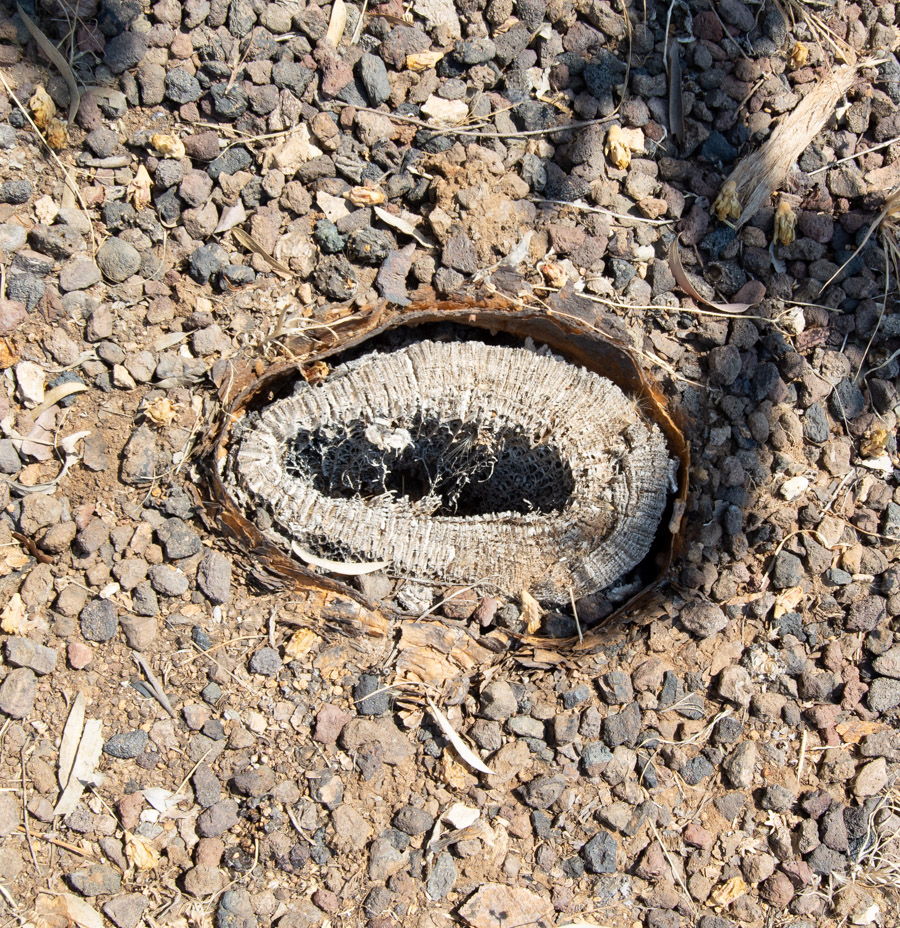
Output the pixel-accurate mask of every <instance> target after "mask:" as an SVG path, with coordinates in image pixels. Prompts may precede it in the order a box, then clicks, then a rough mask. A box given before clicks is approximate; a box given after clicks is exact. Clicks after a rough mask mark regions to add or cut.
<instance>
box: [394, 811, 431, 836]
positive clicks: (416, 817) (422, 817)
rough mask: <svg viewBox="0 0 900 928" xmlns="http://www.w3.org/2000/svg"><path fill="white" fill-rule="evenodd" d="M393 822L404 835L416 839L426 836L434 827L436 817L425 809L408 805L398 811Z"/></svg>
mask: <svg viewBox="0 0 900 928" xmlns="http://www.w3.org/2000/svg"><path fill="white" fill-rule="evenodd" d="M392 822H393V825H394V827H395V828H399V829H400V831H402V832H403V834H405V835H409V836H410V837H411V838H414V837H415V836H416V835H423V834H425V832H426V831H429V830H430V829H431V828H432V827H433V826H434V816H433V815H432V814H431V813H430V812H426V811H425V810H424V809H417V808H416V807H415V806H409V805H407V806H403V808H401V809H399V810H398V811H397V813H396V814H395V815H394V818H393V819H392Z"/></svg>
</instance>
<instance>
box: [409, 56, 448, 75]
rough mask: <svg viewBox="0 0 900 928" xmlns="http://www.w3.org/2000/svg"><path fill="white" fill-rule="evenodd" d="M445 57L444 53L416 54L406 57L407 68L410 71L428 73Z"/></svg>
mask: <svg viewBox="0 0 900 928" xmlns="http://www.w3.org/2000/svg"><path fill="white" fill-rule="evenodd" d="M443 57H444V53H443V52H415V53H414V54H412V55H407V56H406V67H407V68H408V69H409V70H410V71H427V70H428V69H429V68H433V67H434V66H435V65H436V64H437V63H438V62H439V61H440V60H441V58H443Z"/></svg>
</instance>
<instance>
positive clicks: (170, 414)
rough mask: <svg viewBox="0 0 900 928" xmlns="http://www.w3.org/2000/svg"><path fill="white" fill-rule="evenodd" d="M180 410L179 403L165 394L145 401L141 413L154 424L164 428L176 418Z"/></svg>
mask: <svg viewBox="0 0 900 928" xmlns="http://www.w3.org/2000/svg"><path fill="white" fill-rule="evenodd" d="M181 410H182V406H181V403H174V402H172V400H170V399H169V398H168V397H167V396H158V397H157V398H156V399H155V400H151V402H149V403H147V405H146V406H145V407H144V409H143V413H144V415H145V416H146V417H147V418H148V419H149V420H150V421H151V422H152V423H153V424H154V425H155V426H157V427H158V428H165V427H166V426H169V425H171V424H172V423H173V422H174V421H175V419H177V418H178V413H180V412H181Z"/></svg>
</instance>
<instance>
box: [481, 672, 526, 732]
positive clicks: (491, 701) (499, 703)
mask: <svg viewBox="0 0 900 928" xmlns="http://www.w3.org/2000/svg"><path fill="white" fill-rule="evenodd" d="M517 709H518V702H517V701H516V695H515V693H513V690H512V687H511V686H510V685H509V683H507V682H506V681H505V680H494V681H492V682H491V683H489V684H488V685H487V686H486V687H485V688H484V689H483V690H482V691H481V696H480V698H479V714H480V715H481V716H482V717H483V718H486V719H491V720H493V721H497V722H505V721H506V720H507V719H508V718H509V717H510V716H511V715H512V714H513V713H514V712H515V711H516V710H517Z"/></svg>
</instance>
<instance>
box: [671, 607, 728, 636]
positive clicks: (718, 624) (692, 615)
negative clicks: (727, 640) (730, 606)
mask: <svg viewBox="0 0 900 928" xmlns="http://www.w3.org/2000/svg"><path fill="white" fill-rule="evenodd" d="M679 618H680V619H681V624H682V625H683V626H684V627H685V628H686V629H687V630H688V631H689V632H692V633H693V634H695V635H697V636H698V637H699V638H709V637H710V636H712V635H716V634H718V633H719V632H722V631H724V630H725V628H726V627H727V625H728V619H727V618H726V616H725V613H724V612H723V611H722V609H721V607H719V606H717V605H715V603H705V602H698V603H688V604H687V605H686V606H685V607H684V608H683V609H682V610H681V612H680V614H679Z"/></svg>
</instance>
